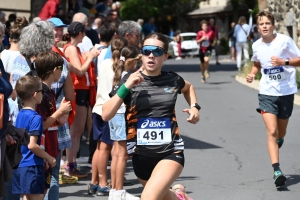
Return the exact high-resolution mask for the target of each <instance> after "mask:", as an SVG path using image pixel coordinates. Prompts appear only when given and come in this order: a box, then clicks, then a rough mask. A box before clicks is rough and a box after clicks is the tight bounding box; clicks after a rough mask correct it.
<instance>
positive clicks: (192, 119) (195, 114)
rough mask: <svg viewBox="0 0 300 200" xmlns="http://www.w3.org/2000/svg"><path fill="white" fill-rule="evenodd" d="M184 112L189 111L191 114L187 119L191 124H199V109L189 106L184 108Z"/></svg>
mask: <svg viewBox="0 0 300 200" xmlns="http://www.w3.org/2000/svg"><path fill="white" fill-rule="evenodd" d="M182 112H186V113H188V114H189V115H190V116H189V118H187V119H186V120H187V121H188V122H190V123H191V124H197V123H198V122H199V120H200V116H199V111H198V109H197V108H194V107H193V108H187V109H184V110H183V111H182Z"/></svg>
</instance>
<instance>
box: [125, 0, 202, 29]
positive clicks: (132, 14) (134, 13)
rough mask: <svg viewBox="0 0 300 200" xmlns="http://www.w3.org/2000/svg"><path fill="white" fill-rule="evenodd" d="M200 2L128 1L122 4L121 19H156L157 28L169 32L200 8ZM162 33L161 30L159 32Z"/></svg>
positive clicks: (190, 0) (188, 0)
mask: <svg viewBox="0 0 300 200" xmlns="http://www.w3.org/2000/svg"><path fill="white" fill-rule="evenodd" d="M199 2H200V0H151V1H149V0H126V1H124V2H122V8H121V17H122V19H126V20H134V21H136V20H137V19H144V23H147V22H148V19H149V18H150V17H154V18H155V24H156V25H157V27H158V28H159V27H162V28H163V29H166V30H168V31H169V28H170V27H173V29H174V28H175V27H176V28H177V26H178V25H177V23H178V18H180V17H181V18H182V17H183V16H184V15H185V14H186V13H188V12H190V11H192V10H194V9H196V8H198V5H199ZM159 31H160V30H159Z"/></svg>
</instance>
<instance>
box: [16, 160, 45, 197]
mask: <svg viewBox="0 0 300 200" xmlns="http://www.w3.org/2000/svg"><path fill="white" fill-rule="evenodd" d="M44 189H45V170H44V166H42V165H38V166H32V167H20V168H18V169H17V170H15V171H14V175H13V179H12V193H13V194H44Z"/></svg>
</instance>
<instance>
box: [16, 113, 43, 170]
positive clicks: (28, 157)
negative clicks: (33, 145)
mask: <svg viewBox="0 0 300 200" xmlns="http://www.w3.org/2000/svg"><path fill="white" fill-rule="evenodd" d="M16 127H17V128H25V129H26V131H27V132H28V133H29V135H30V136H38V140H37V144H38V145H40V143H41V135H42V133H43V122H42V117H41V116H40V115H39V114H38V113H37V112H36V111H34V110H30V109H22V110H20V112H19V114H18V116H17V120H16ZM21 153H22V156H23V158H22V160H21V162H20V164H19V167H30V166H37V165H43V164H44V159H43V158H41V157H38V156H36V155H35V154H33V153H32V152H31V151H30V150H29V149H28V146H25V145H22V148H21Z"/></svg>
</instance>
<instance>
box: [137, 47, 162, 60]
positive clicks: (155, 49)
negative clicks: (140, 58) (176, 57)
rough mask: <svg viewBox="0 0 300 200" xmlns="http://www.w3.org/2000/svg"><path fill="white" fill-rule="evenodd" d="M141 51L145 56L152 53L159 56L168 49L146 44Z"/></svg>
mask: <svg viewBox="0 0 300 200" xmlns="http://www.w3.org/2000/svg"><path fill="white" fill-rule="evenodd" d="M141 53H142V54H143V55H145V56H149V55H150V54H151V53H152V54H153V56H154V57H159V56H162V55H163V54H164V53H166V51H165V50H164V49H163V48H161V47H158V46H152V45H146V46H143V47H142V49H141Z"/></svg>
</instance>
